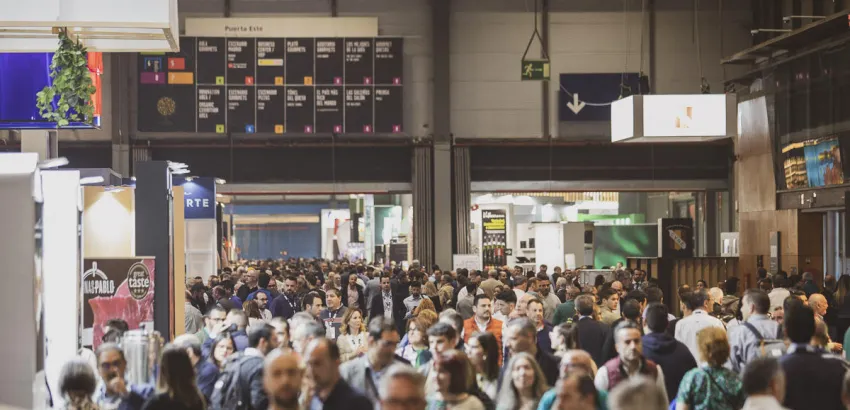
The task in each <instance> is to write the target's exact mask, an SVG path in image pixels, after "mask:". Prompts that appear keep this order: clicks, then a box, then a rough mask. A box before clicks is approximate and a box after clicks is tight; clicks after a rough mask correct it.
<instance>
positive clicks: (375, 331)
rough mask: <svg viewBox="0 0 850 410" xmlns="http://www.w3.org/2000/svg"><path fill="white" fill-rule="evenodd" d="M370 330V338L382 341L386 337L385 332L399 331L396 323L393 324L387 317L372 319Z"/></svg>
mask: <svg viewBox="0 0 850 410" xmlns="http://www.w3.org/2000/svg"><path fill="white" fill-rule="evenodd" d="M368 330H369V337H370V338H372V339H375V340H381V337H382V336H383V335H384V332H396V333H398V329H396V327H395V323H393V321H392V319H389V318H387V317H386V316H375V317H374V318H372V319H370V320H369V328H368Z"/></svg>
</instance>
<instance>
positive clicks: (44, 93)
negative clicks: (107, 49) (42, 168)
mask: <svg viewBox="0 0 850 410" xmlns="http://www.w3.org/2000/svg"><path fill="white" fill-rule="evenodd" d="M50 79H51V85H49V86H47V87H44V89H42V90H41V91H39V92H38V93H36V107H38V111H39V113H40V114H41V117H42V118H44V119H45V120H47V121H50V122H55V123H56V124H57V126H59V127H64V126H67V125H68V124H69V123H70V122H72V121H73V122H82V123H85V124H91V123H92V121H93V120H94V105H92V101H91V96H92V94H94V93H95V91H96V90H95V87H94V83H93V81H92V78H91V75H90V73H89V68H88V59H87V56H86V48H85V47H84V46H83V45H82V43H80V42H79V41H73V40H72V39H71V38H70V37H68V32H67V30H66V29H64V28H63V29H60V30H59V48H58V49H57V50H56V52H55V53H54V54H53V60H52V61H51V62H50Z"/></svg>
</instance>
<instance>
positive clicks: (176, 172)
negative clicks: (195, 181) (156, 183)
mask: <svg viewBox="0 0 850 410" xmlns="http://www.w3.org/2000/svg"><path fill="white" fill-rule="evenodd" d="M190 172H192V171H189V170H188V169H186V168H183V169H176V170H174V171H171V173H172V174H174V175H186V174H188V173H190Z"/></svg>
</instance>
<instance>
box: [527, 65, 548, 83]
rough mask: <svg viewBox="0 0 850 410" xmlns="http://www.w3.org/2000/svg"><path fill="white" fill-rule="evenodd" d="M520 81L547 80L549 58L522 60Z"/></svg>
mask: <svg viewBox="0 0 850 410" xmlns="http://www.w3.org/2000/svg"><path fill="white" fill-rule="evenodd" d="M520 78H522V81H549V60H522V72H521V73H520Z"/></svg>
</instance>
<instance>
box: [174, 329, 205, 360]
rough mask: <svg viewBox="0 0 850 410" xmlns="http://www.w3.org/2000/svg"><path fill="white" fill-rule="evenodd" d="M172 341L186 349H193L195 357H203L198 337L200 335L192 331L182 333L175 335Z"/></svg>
mask: <svg viewBox="0 0 850 410" xmlns="http://www.w3.org/2000/svg"><path fill="white" fill-rule="evenodd" d="M172 343H173V344H174V345H175V346H180V347H182V348H184V349H192V354H194V355H195V357H201V341H200V340H199V339H198V336H195V335H193V334H191V333H188V334H185V335H180V336H177V337H175V338H174V342H172Z"/></svg>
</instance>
